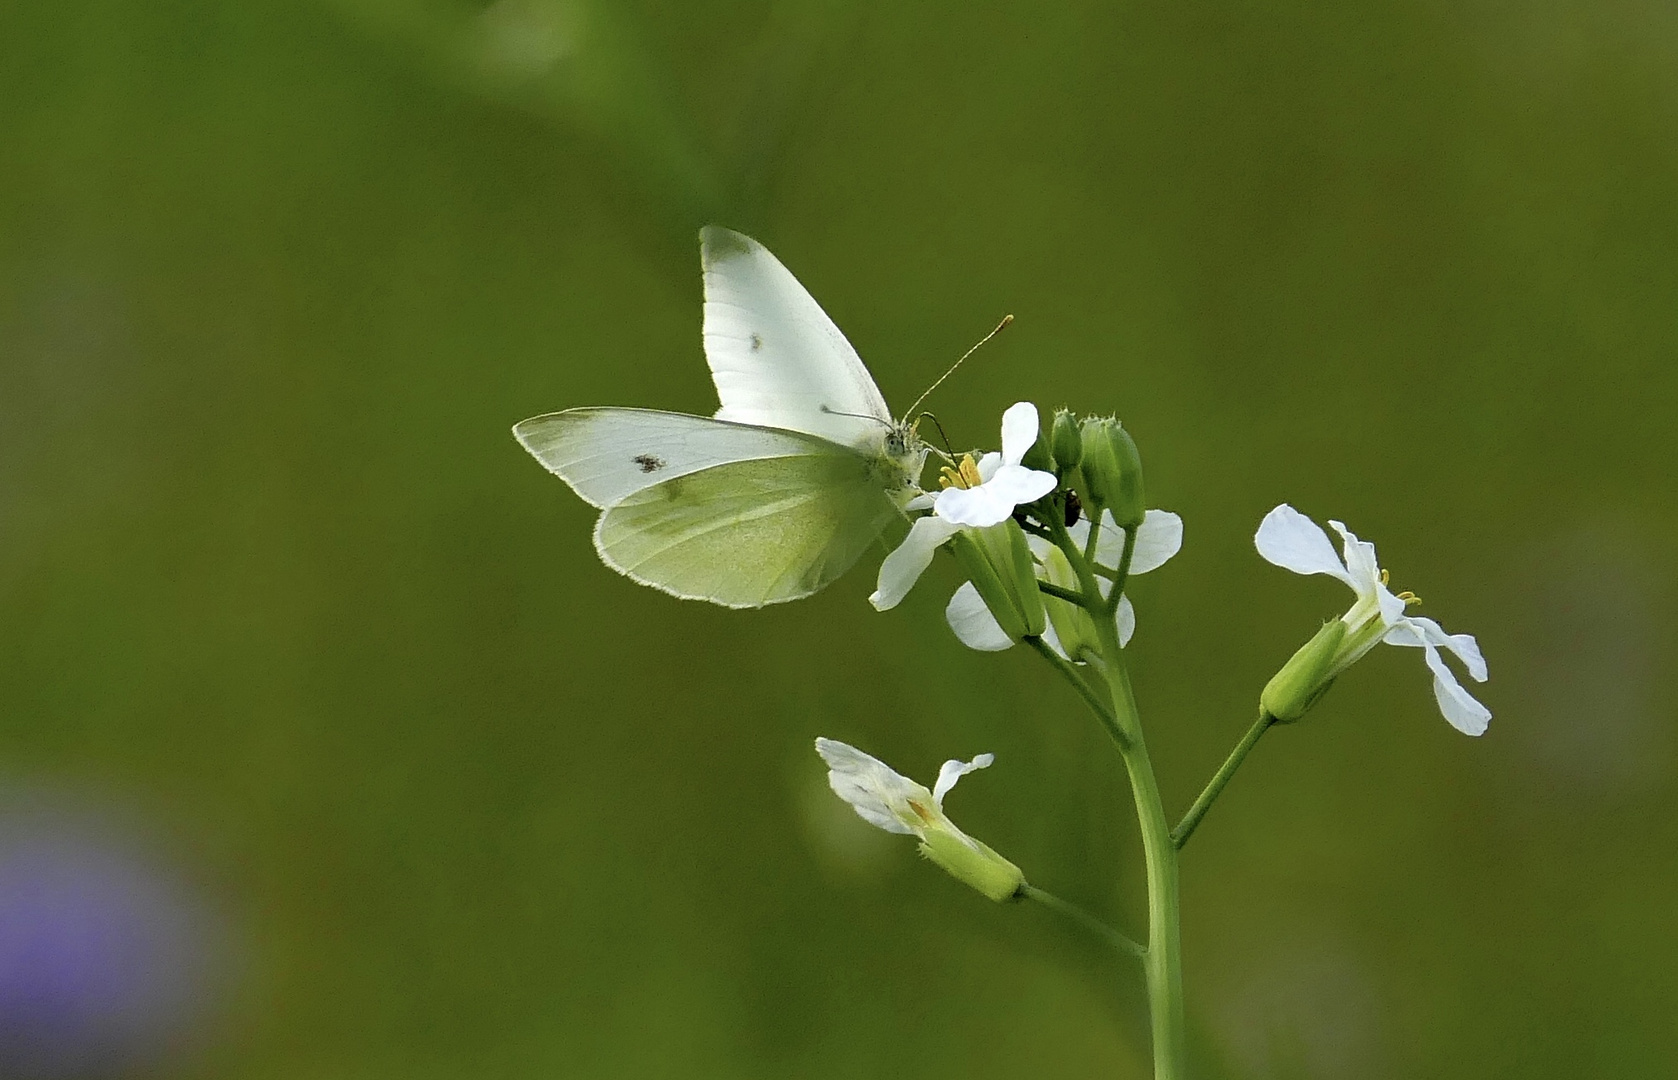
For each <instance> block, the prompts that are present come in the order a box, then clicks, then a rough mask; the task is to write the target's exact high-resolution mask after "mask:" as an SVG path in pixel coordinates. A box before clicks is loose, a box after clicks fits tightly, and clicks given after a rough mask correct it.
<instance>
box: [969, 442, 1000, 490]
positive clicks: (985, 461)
mask: <svg viewBox="0 0 1678 1080" xmlns="http://www.w3.org/2000/svg"><path fill="white" fill-rule="evenodd" d="M974 468H976V469H978V470H979V482H980V483H981V484H982V483H984V482H985V481H987V480H989V479H990V478H991V477H993V476H995V475H996V470H998V469H1000V468H1002V455H1001V454H999V453H997V452H996V451H995V450H992V451H991V452H990V453H988V454H985V455H982V456H981V457H980V458H979V463H978V464H977V465H975V466H974Z"/></svg>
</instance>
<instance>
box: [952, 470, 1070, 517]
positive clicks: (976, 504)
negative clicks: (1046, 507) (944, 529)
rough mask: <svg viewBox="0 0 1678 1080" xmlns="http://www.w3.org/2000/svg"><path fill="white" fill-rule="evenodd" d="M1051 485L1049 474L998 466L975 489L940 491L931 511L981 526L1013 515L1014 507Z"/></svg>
mask: <svg viewBox="0 0 1678 1080" xmlns="http://www.w3.org/2000/svg"><path fill="white" fill-rule="evenodd" d="M1054 487H1055V477H1054V474H1053V473H1046V472H1038V471H1037V470H1035V469H1027V468H1025V467H1023V466H1020V465H1002V466H1000V467H998V468H997V470H996V474H995V475H994V476H992V477H991V478H990V479H989V480H986V481H985V482H984V483H983V484H980V485H979V486H978V487H976V488H957V487H952V488H945V489H944V490H943V491H940V492H939V493H938V501H937V503H936V504H934V507H933V510H934V512H935V513H936V514H937V515H938V516H939V517H941V518H943V519H945V520H946V521H953V522H955V523H956V524H957V525H971V526H973V527H974V528H980V529H982V528H986V527H988V526H991V525H1000V524H1001V523H1002V522H1004V521H1007V520H1008V519H1009V518H1010V517H1012V516H1013V513H1014V507H1016V506H1018V505H1019V504H1020V503H1028V502H1035V501H1036V500H1038V499H1041V498H1042V497H1043V496H1044V495H1047V494H1048V493H1049V492H1051V491H1053V490H1054Z"/></svg>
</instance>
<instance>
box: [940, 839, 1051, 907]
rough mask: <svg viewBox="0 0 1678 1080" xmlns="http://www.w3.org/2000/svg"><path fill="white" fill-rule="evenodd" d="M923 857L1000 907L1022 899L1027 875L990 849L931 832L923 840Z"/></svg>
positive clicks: (979, 844)
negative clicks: (1021, 890) (1021, 891)
mask: <svg viewBox="0 0 1678 1080" xmlns="http://www.w3.org/2000/svg"><path fill="white" fill-rule="evenodd" d="M921 854H922V855H924V856H926V857H927V858H928V859H930V860H932V861H933V862H935V863H937V864H938V865H939V866H941V867H943V869H944V870H945V871H946V872H947V873H948V874H949V875H950V876H951V877H953V878H955V879H956V880H957V881H960V882H962V883H963V884H966V885H971V886H972V887H973V888H975V889H978V890H979V891H980V892H982V893H984V894H985V896H987V897H989V898H990V899H992V900H995V901H996V902H997V903H999V904H1000V903H1003V902H1005V901H1008V900H1018V899H1019V898H1020V896H1019V893H1020V887H1021V886H1023V885H1024V884H1025V874H1023V873H1021V872H1020V868H1019V867H1017V866H1015V865H1014V864H1013V863H1011V862H1009V861H1008V860H1007V859H1004V858H1003V857H1002V856H1000V855H998V854H997V853H996V852H994V851H992V850H991V849H990V848H989V847H988V846H987V845H985V844H983V843H981V842H980V841H978V840H975V839H973V838H972V837H970V836H966V835H963V834H961V833H959V832H953V831H949V830H945V829H928V830H926V835H924V836H923V837H922V838H921Z"/></svg>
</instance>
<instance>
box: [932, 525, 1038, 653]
mask: <svg viewBox="0 0 1678 1080" xmlns="http://www.w3.org/2000/svg"><path fill="white" fill-rule="evenodd" d="M950 547H951V550H953V551H954V552H955V555H956V559H957V560H958V561H959V562H960V563H961V567H962V569H963V570H964V571H966V573H967V579H968V580H969V581H971V582H972V583H973V587H974V588H975V589H976V590H978V593H979V597H980V599H982V600H984V602H985V606H986V607H987V608H989V609H990V613H991V615H992V617H994V618H995V619H996V623H997V625H998V626H1000V627H1002V631H1003V633H1005V634H1007V635H1008V636H1009V637H1011V638H1013V639H1014V640H1015V641H1018V640H1019V639H1020V638H1023V637H1026V636H1028V635H1029V636H1032V637H1035V636H1037V635H1039V634H1041V633H1042V632H1043V627H1044V626H1046V625H1047V624H1048V622H1047V617H1046V616H1045V615H1044V613H1043V594H1042V592H1041V591H1040V590H1039V589H1038V588H1037V573H1036V569H1035V566H1034V564H1033V563H1032V560H1031V547H1030V545H1029V544H1027V543H1026V539H1025V533H1024V532H1023V531H1021V529H1020V527H1019V525H1018V524H1017V523H1016V522H1014V521H1013V520H1008V521H1004V522H1002V523H1001V524H1000V525H992V526H990V527H988V528H984V529H963V530H962V531H961V532H959V533H957V534H956V535H955V536H954V537H953V538H952V539H951V541H950Z"/></svg>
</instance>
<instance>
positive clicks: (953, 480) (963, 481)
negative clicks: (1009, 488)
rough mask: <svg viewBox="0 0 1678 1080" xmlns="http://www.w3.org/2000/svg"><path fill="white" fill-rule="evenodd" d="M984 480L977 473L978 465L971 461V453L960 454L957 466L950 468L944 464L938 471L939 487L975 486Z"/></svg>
mask: <svg viewBox="0 0 1678 1080" xmlns="http://www.w3.org/2000/svg"><path fill="white" fill-rule="evenodd" d="M984 482H985V481H984V477H982V476H980V475H979V466H977V465H975V464H974V463H973V455H972V454H963V455H961V464H960V465H959V466H957V467H956V468H953V469H952V468H950V467H949V466H948V465H946V466H944V467H943V468H942V469H941V470H939V473H938V483H939V485H940V486H941V487H947V488H950V487H958V488H976V487H978V486H979V485H980V484H982V483H984Z"/></svg>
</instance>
